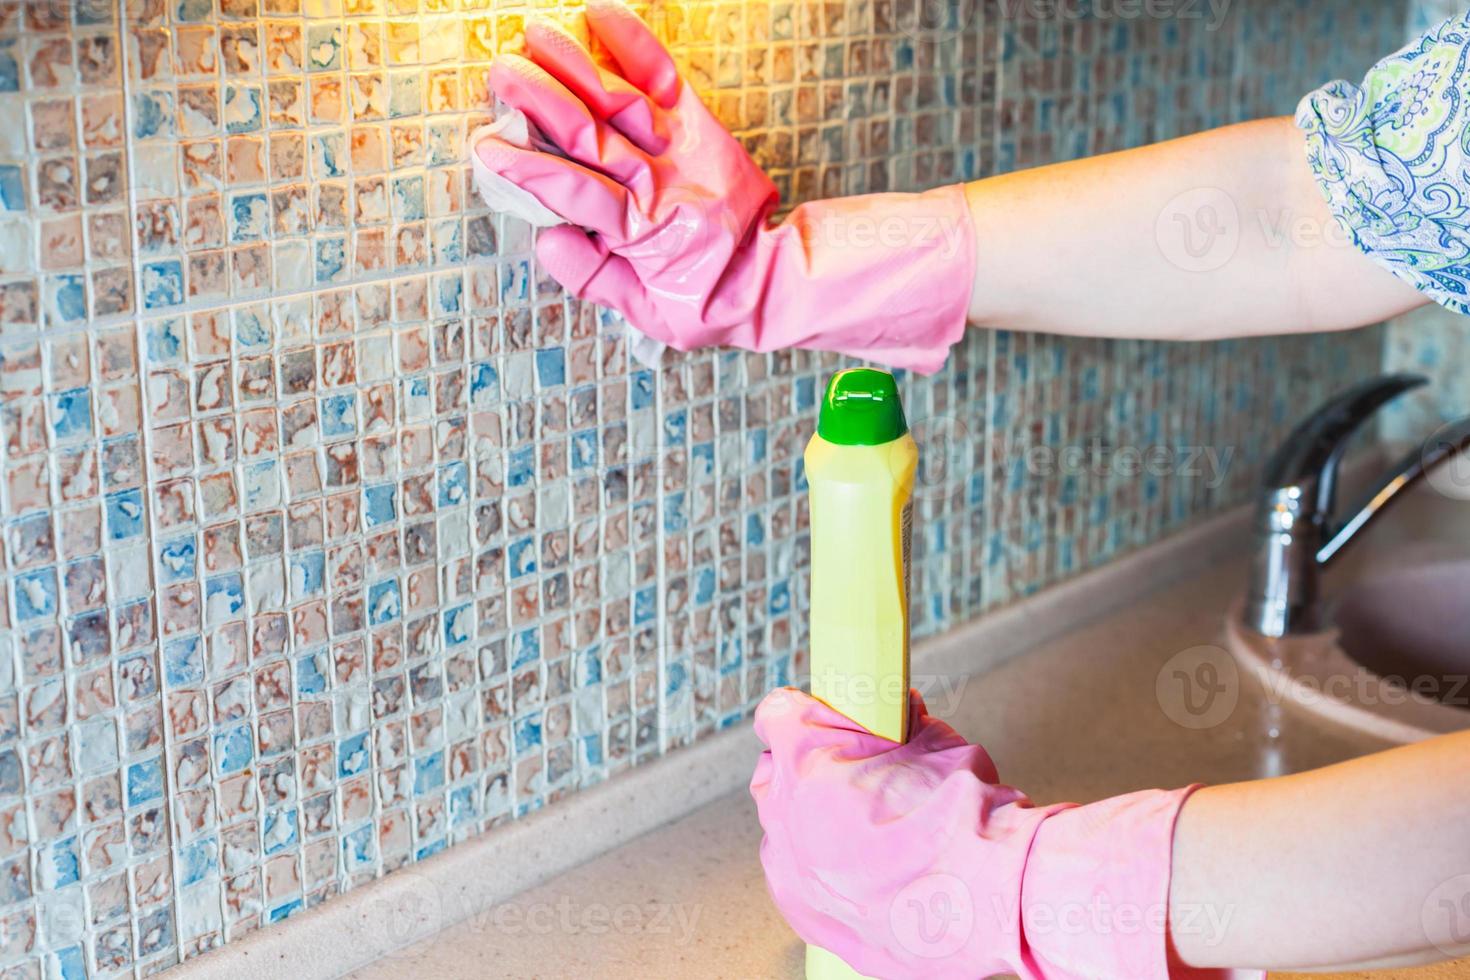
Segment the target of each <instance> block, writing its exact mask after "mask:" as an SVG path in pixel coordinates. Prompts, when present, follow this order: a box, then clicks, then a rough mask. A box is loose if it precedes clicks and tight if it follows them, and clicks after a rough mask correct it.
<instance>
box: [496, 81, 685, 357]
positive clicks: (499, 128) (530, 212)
mask: <svg viewBox="0 0 1470 980" xmlns="http://www.w3.org/2000/svg"><path fill="white" fill-rule="evenodd" d="M487 136H495V137H498V138H500V139H503V140H505V141H506V142H507V143H509V144H511V145H512V146H519V147H521V148H522V149H527V148H530V146H531V144H532V140H533V136H532V130H531V121H530V120H529V119H527V118H526V114H525V113H524V112H521V111H520V110H519V109H512V108H510V107H509V106H503V105H499V104H497V105H496V107H495V121H494V122H491V123H487V124H486V125H484V126H481V127H479V128H478V129H476V130H475V131H474V132H473V133H470V139H469V148H470V169H471V170H472V171H473V172H474V175H475V188H476V189H477V190H478V191H479V192H480V197H481V198H482V199H483V200H484V201H485V204H486V205H488V206H489V207H490V208H491V210H494V211H501V212H504V213H506V214H513V215H515V216H516V217H517V218H520V219H521V220H522V221H526V222H529V223H530V224H532V225H534V226H536V227H537V228H550V227H551V226H552V225H562V224H566V222H565V221H563V220H562V219H561V218H560V217H559V216H558V215H557V214H556V213H555V212H554V211H552V210H550V209H549V208H547V207H546V205H544V204H542V203H541V202H540V201H538V200H536V198H535V197H533V196H532V195H531V192H530V191H528V190H526V189H524V188H522V187H517V186H516V185H515V184H513V183H511V182H510V181H509V180H507V179H505V178H504V177H502V176H500V174H498V173H496V172H495V171H493V170H491V169H490V168H489V167H487V166H485V162H484V161H483V160H481V159H480V154H479V153H477V152H476V150H475V148H476V147H478V146H479V145H480V141H481V140H483V139H484V138H485V137H487ZM535 142H536V144H537V146H536V148H537V149H543V148H546V147H548V146H549V145H550V144H548V143H547V142H546V140H544V139H542V138H541V135H540V134H539V133H537V134H535ZM625 322H626V321H625ZM625 336H626V337H627V339H628V353H630V354H632V355H633V359H634V360H636V361H637V362H638V363H640V364H642V365H643V366H644V367H649V368H657V367H658V364H659V361H660V359H662V357H663V355H664V348H665V346H666V345H665V344H664V343H663V342H661V341H658V340H654V339H653V338H652V337H649V336H647V335H645V334H642V333H639V332H638V330H637V328H636V327H634V326H633V325H632V324H631V323H630V324H628V330H627V333H626V334H625Z"/></svg>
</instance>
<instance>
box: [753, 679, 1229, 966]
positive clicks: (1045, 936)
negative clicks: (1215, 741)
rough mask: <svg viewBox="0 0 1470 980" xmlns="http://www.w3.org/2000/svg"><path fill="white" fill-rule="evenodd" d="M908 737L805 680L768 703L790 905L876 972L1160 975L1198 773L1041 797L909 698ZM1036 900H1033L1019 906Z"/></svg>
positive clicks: (812, 936)
mask: <svg viewBox="0 0 1470 980" xmlns="http://www.w3.org/2000/svg"><path fill="white" fill-rule="evenodd" d="M909 710H910V711H911V712H912V714H911V715H910V727H909V730H910V732H911V733H912V735H911V737H910V740H909V741H908V743H907V744H904V745H897V744H895V743H893V742H890V741H888V740H887V739H885V738H882V737H880V736H877V735H872V734H869V733H868V732H866V731H863V730H862V729H861V728H860V727H859V726H857V725H856V724H854V723H853V722H851V721H849V720H848V719H847V718H846V717H844V716H843V715H841V714H839V713H838V712H836V711H834V710H833V709H831V708H829V707H827V706H826V705H825V704H823V703H822V702H820V701H818V700H816V699H815V698H812V697H811V696H809V695H806V694H803V693H801V692H799V691H793V690H780V691H774V692H772V693H771V694H769V695H767V697H766V699H765V700H764V701H762V702H761V704H760V707H758V708H757V709H756V715H755V730H756V734H757V735H759V736H760V739H761V741H762V742H763V743H765V745H766V746H768V750H767V751H766V752H764V753H762V755H761V758H760V762H759V763H758V764H757V765H756V769H755V775H754V776H753V777H752V779H751V781H750V792H751V795H752V796H754V797H755V802H756V807H757V810H758V811H759V814H760V822H761V827H762V828H764V830H765V839H764V840H762V841H761V863H762V865H763V866H764V867H765V872H766V883H767V886H768V887H769V889H770V892H771V897H772V898H773V899H774V900H775V903H776V906H777V908H779V909H780V910H781V914H782V915H783V916H785V918H786V921H787V922H789V923H790V924H791V927H792V928H793V929H795V930H796V933H797V935H799V936H800V937H801V938H802V939H803V940H805V941H806V942H808V943H812V944H815V945H818V946H821V947H823V948H825V949H827V950H830V951H831V952H833V953H836V954H837V955H838V956H840V957H842V958H843V959H844V960H846V961H847V962H848V964H849V965H850V966H852V967H853V968H854V969H856V970H858V971H859V972H861V973H863V974H864V975H866V976H873V977H882V978H884V980H898V978H902V977H938V978H950V977H953V978H961V977H963V978H975V977H986V976H991V975H993V974H997V973H1015V974H1018V975H1019V976H1020V977H1022V978H1023V980H1032V978H1047V980H1054V978H1071V977H1075V978H1078V980H1108V978H1117V980H1158V978H1165V977H1170V976H1173V977H1182V976H1190V977H1207V976H1219V975H1220V974H1212V973H1210V972H1208V971H1196V970H1190V969H1188V968H1182V967H1181V968H1177V969H1174V971H1173V972H1172V973H1171V967H1170V957H1169V954H1168V938H1167V923H1166V919H1167V909H1168V899H1169V874H1170V857H1171V854H1170V852H1171V845H1172V841H1173V832H1174V820H1175V817H1176V815H1177V814H1178V812H1179V808H1180V807H1181V806H1182V805H1183V803H1184V800H1185V799H1186V798H1187V797H1188V796H1189V794H1190V793H1191V792H1192V791H1193V789H1194V788H1193V787H1190V788H1187V789H1181V790H1175V791H1173V792H1164V791H1161V790H1149V791H1145V792H1141V793H1132V794H1129V795H1127V796H1120V797H1115V798H1113V799H1109V800H1104V801H1102V802H1100V803H1094V804H1091V805H1088V806H1082V807H1078V806H1076V805H1075V804H1070V803H1061V804H1055V805H1052V806H1046V807H1036V806H1032V805H1031V802H1030V801H1029V800H1028V799H1027V798H1026V796H1025V794H1023V793H1021V792H1020V791H1019V790H1016V789H1013V788H1011V787H1009V786H1004V785H1000V784H999V782H998V777H997V775H996V771H995V766H994V765H993V764H992V763H991V761H990V757H989V756H988V755H986V754H985V750H984V749H982V748H981V747H980V746H978V745H970V744H968V743H966V742H965V740H964V739H963V738H961V737H960V736H959V734H957V733H956V732H955V730H954V729H953V728H951V727H949V725H947V724H945V723H944V722H942V721H939V720H938V719H936V718H932V717H930V716H929V715H928V713H927V712H926V710H925V707H924V702H923V700H922V699H921V698H920V697H919V695H918V693H917V692H915V693H912V694H911V696H910V708H909ZM1023 910H1024V914H1023Z"/></svg>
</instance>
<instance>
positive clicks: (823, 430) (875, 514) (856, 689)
mask: <svg viewBox="0 0 1470 980" xmlns="http://www.w3.org/2000/svg"><path fill="white" fill-rule="evenodd" d="M805 461H806V479H807V484H808V486H809V492H810V503H811V535H812V554H811V565H812V575H811V658H812V664H811V666H812V694H813V695H814V696H815V697H818V698H820V699H821V700H823V701H825V702H826V703H827V704H829V705H831V706H832V707H833V708H836V709H837V710H838V711H840V712H842V713H843V714H845V715H847V717H849V718H851V719H852V720H853V721H855V722H857V723H858V724H860V725H862V726H863V727H864V728H866V729H868V730H869V731H871V732H873V733H875V734H878V735H882V736H883V737H884V738H890V739H893V740H894V741H895V742H902V741H904V740H905V739H907V737H908V717H909V716H908V690H909V537H910V527H911V523H912V521H911V513H912V511H911V506H910V495H911V494H912V492H913V486H914V470H915V468H916V466H917V465H918V461H919V451H918V447H917V446H916V445H915V444H914V439H913V437H912V436H911V435H909V430H908V422H907V421H906V420H905V419H904V414H903V406H902V405H901V404H900V402H899V398H898V386H897V385H896V384H895V383H894V380H893V375H891V374H889V373H887V372H886V371H876V370H873V369H871V368H852V369H850V370H846V371H839V372H837V373H836V374H834V375H833V376H832V379H831V380H830V381H829V382H828V383H827V391H826V393H825V394H824V395H823V398H822V406H821V413H820V415H819V416H818V420H817V432H816V434H815V435H814V436H812V439H811V442H809V443H808V444H807V447H806V455H805ZM806 976H807V980H854V978H859V977H861V976H862V974H859V973H858V972H856V971H855V970H853V969H852V968H851V967H850V966H848V965H847V964H846V963H845V962H843V961H842V960H841V959H840V958H838V957H837V956H836V955H834V954H833V953H829V952H827V951H826V950H824V949H821V948H819V947H817V946H808V947H807V950H806Z"/></svg>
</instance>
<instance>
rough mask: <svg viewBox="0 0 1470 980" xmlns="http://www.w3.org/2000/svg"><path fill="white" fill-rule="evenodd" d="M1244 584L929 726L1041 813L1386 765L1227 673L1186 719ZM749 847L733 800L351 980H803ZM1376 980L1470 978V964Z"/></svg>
mask: <svg viewBox="0 0 1470 980" xmlns="http://www.w3.org/2000/svg"><path fill="white" fill-rule="evenodd" d="M1243 582H1244V567H1243V564H1242V563H1239V562H1226V563H1222V564H1220V565H1217V566H1215V567H1212V568H1209V569H1206V570H1205V571H1204V572H1202V573H1200V574H1198V575H1196V576H1192V577H1190V578H1189V579H1188V580H1187V581H1185V582H1183V583H1181V584H1178V585H1175V586H1173V587H1171V588H1168V589H1166V590H1164V591H1161V592H1158V593H1155V594H1154V595H1152V596H1150V597H1148V598H1146V599H1144V600H1141V601H1139V602H1137V603H1134V604H1132V605H1130V606H1128V607H1126V608H1124V609H1122V610H1120V611H1117V612H1115V613H1112V614H1110V615H1109V616H1107V617H1105V618H1103V619H1101V620H1099V621H1096V622H1094V623H1093V624H1091V625H1089V626H1086V627H1083V628H1081V629H1078V630H1076V631H1074V632H1072V633H1070V634H1068V635H1066V636H1064V637H1062V638H1061V639H1059V640H1057V641H1054V642H1050V643H1047V644H1044V645H1042V646H1040V647H1037V648H1035V649H1033V650H1031V651H1029V652H1027V653H1024V654H1022V655H1020V656H1018V657H1015V658H1012V659H1011V660H1009V661H1007V662H1005V663H1003V664H1001V665H1000V666H999V667H996V668H995V669H992V670H990V671H988V672H985V673H982V674H979V675H977V676H974V677H970V678H965V679H962V680H960V681H958V682H957V683H956V684H955V686H953V687H949V688H944V687H942V686H939V685H937V684H936V690H935V691H933V692H931V693H930V696H929V704H930V708H931V710H932V711H934V712H935V713H936V714H939V715H941V716H942V717H945V718H946V719H947V720H948V721H950V723H951V724H953V725H954V726H955V727H956V728H958V729H959V731H960V732H961V733H962V734H964V735H965V736H967V737H968V738H970V739H972V740H974V741H978V742H980V743H982V744H984V745H985V746H986V748H987V749H988V750H989V752H990V754H991V756H992V757H993V758H994V759H995V760H996V763H997V765H998V767H999V769H1000V773H1001V777H1002V778H1003V779H1004V780H1006V781H1007V782H1010V783H1013V784H1015V785H1017V786H1020V787H1022V788H1023V789H1025V790H1026V791H1027V792H1028V793H1029V794H1030V795H1031V797H1032V798H1033V799H1034V800H1036V801H1037V802H1038V803H1040V802H1048V801H1053V800H1060V799H1070V800H1078V801H1088V800H1093V799H1098V798H1101V797H1104V796H1109V795H1112V794H1115V793H1121V792H1127V791H1130V790H1135V789H1141V788H1146V787H1153V786H1164V787H1170V786H1177V785H1182V784H1186V783H1190V782H1196V781H1198V782H1207V783H1220V782H1228V781H1234V780H1240V779H1250V778H1254V777H1260V776H1269V775H1274V774H1278V773H1282V772H1287V771H1294V770H1300V769H1306V768H1311V767H1314V766H1319V765H1324V764H1327V763H1331V762H1335V761H1338V760H1341V759H1345V758H1349V757H1351V756H1354V755H1359V754H1362V753H1365V752H1370V751H1373V750H1375V749H1377V748H1380V747H1382V746H1381V743H1379V742H1377V741H1375V740H1373V739H1371V738H1367V737H1365V736H1362V735H1358V734H1356V733H1352V732H1349V731H1346V730H1341V729H1334V728H1331V727H1328V725H1327V723H1324V722H1321V721H1316V720H1312V719H1307V718H1302V717H1297V716H1294V715H1291V714H1283V712H1282V710H1281V709H1279V708H1274V707H1273V706H1272V704H1271V700H1270V698H1269V697H1268V696H1267V695H1266V692H1265V691H1264V690H1263V689H1261V688H1259V687H1257V686H1255V685H1254V683H1253V682H1252V681H1251V680H1249V679H1248V677H1247V676H1246V675H1245V674H1244V673H1240V674H1236V675H1233V676H1232V674H1231V672H1230V671H1229V670H1228V669H1227V670H1226V671H1225V672H1224V673H1223V674H1220V675H1217V676H1218V677H1219V680H1218V682H1217V683H1216V684H1215V685H1214V686H1215V687H1217V688H1219V690H1218V691H1217V694H1216V695H1215V696H1216V698H1217V699H1218V700H1216V701H1214V702H1209V703H1207V702H1205V701H1203V700H1200V698H1199V696H1198V695H1199V692H1198V691H1197V690H1196V691H1195V692H1194V696H1195V698H1196V700H1195V701H1194V702H1193V706H1194V709H1195V713H1194V714H1193V715H1191V714H1190V712H1189V710H1188V709H1187V708H1186V707H1184V705H1183V702H1182V701H1181V697H1183V696H1184V694H1185V692H1184V690H1183V684H1184V682H1183V681H1182V680H1180V677H1181V676H1185V677H1188V676H1200V675H1199V674H1198V667H1199V664H1200V663H1201V662H1203V661H1205V660H1210V661H1213V662H1215V663H1219V659H1218V658H1219V655H1220V654H1223V650H1222V649H1220V648H1221V647H1222V644H1223V640H1222V629H1221V624H1222V617H1223V615H1224V610H1225V609H1226V608H1227V606H1228V605H1229V602H1230V600H1231V599H1232V598H1233V596H1234V595H1235V594H1236V592H1237V591H1238V590H1239V588H1240V587H1241V584H1242V583H1243ZM1202 648H1203V649H1202ZM1210 648H1215V650H1218V651H1219V653H1216V652H1214V651H1212V650H1211V649H1210ZM919 680H922V678H916V682H917V681H919ZM1202 706H1203V710H1201V708H1202ZM1174 719H1181V720H1183V721H1185V722H1187V723H1188V725H1193V724H1197V723H1199V722H1198V721H1197V719H1204V720H1208V721H1210V722H1212V723H1213V724H1211V725H1209V726H1208V727H1188V725H1186V724H1180V723H1179V722H1178V721H1176V720H1174ZM1272 729H1275V730H1276V732H1277V734H1276V735H1275V737H1273V736H1272V735H1271V734H1270V732H1271V730H1272ZM754 761H755V760H754V759H752V760H751V763H752V765H753V764H754ZM759 841H760V828H759V826H758V825H757V823H756V819H755V808H754V806H753V804H752V803H751V801H750V799H749V797H748V796H747V795H746V794H744V793H737V794H734V795H731V796H728V797H725V798H723V799H721V800H719V801H718V802H716V803H714V804H712V805H709V806H706V807H704V808H703V809H701V810H698V811H696V812H694V813H693V814H692V815H690V816H688V817H686V818H684V819H682V820H679V821H677V822H674V823H672V824H669V825H667V826H666V827H664V828H662V829H659V830H657V831H654V832H652V833H649V834H646V835H645V836H643V837H640V838H637V839H635V840H633V841H632V842H630V843H628V844H626V845H624V846H622V847H620V848H618V849H616V850H614V851H611V852H608V853H607V854H605V855H603V856H601V857H599V858H596V859H594V860H592V861H590V862H588V863H586V864H583V865H581V866H579V867H576V868H575V869H573V870H572V871H570V872H568V873H565V874H563V875H560V876H559V877H556V878H553V879H552V880H550V881H548V882H547V883H545V884H543V885H541V886H540V887H537V888H534V889H531V890H529V891H527V892H524V893H522V894H521V895H520V896H518V897H517V898H515V899H513V900H511V901H509V902H506V903H503V904H501V905H499V906H497V907H495V908H493V909H490V910H488V911H486V912H484V913H483V914H479V915H476V916H474V917H472V918H470V919H469V920H467V921H464V922H461V923H459V924H458V925H455V926H452V927H450V928H449V929H446V930H445V931H443V932H441V933H439V934H438V935H436V936H435V937H433V938H432V939H429V940H427V941H424V942H421V943H419V944H418V945H415V946H410V947H407V948H406V949H404V950H402V951H401V952H399V953H397V954H394V955H393V956H392V957H390V958H389V959H386V960H383V961H380V962H378V963H375V964H374V965H372V966H371V967H368V968H365V969H362V970H359V971H357V972H356V973H353V974H351V976H353V977H355V978H358V980H378V978H383V980H387V978H398V977H414V978H423V980H430V978H434V980H438V978H443V980H455V978H465V980H470V978H475V980H482V978H486V977H523V978H531V977H546V978H552V977H558V978H559V977H596V978H599V980H619V978H640V980H641V978H648V977H688V978H696V977H711V978H756V977H771V978H798V977H800V976H801V975H802V947H801V944H800V942H799V941H798V940H797V938H796V936H795V935H794V934H793V933H792V932H791V930H790V929H789V928H788V927H787V926H786V925H785V923H784V922H782V920H781V918H780V917H779V915H778V914H777V913H776V910H775V908H774V907H773V906H772V904H771V902H770V900H769V899H768V898H767V896H766V891H765V885H764V883H763V881H762V878H761V869H760V864H759V862H758V860H757V858H756V850H757V846H758V843H759ZM485 871H486V874H494V873H495V869H494V868H486V869H485ZM1316 976H1318V977H1320V976H1322V975H1321V974H1318V975H1316ZM1351 976H1354V977H1356V976H1364V977H1367V976H1370V974H1351ZM1371 976H1373V977H1404V978H1408V977H1413V978H1416V980H1429V978H1436V980H1439V978H1451V977H1457V978H1458V977H1463V978H1470V960H1466V961H1460V962H1457V963H1451V964H1444V965H1441V966H1438V967H1434V968H1424V969H1419V970H1398V971H1381V972H1378V973H1374V974H1371Z"/></svg>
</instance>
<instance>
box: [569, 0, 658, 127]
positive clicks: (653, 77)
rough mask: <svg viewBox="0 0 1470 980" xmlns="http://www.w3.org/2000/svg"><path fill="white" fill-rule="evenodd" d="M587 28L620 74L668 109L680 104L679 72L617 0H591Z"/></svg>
mask: <svg viewBox="0 0 1470 980" xmlns="http://www.w3.org/2000/svg"><path fill="white" fill-rule="evenodd" d="M587 26H588V27H590V28H591V30H592V33H593V34H595V35H597V39H598V40H599V41H601V42H602V44H603V46H604V47H606V48H607V50H608V52H609V53H610V54H611V55H612V56H613V60H614V61H616V62H617V63H618V71H619V72H620V73H621V74H622V76H623V77H624V78H626V79H627V80H628V81H630V82H632V83H633V84H634V85H636V86H637V87H638V88H640V89H642V90H643V92H644V93H646V94H647V95H648V97H649V98H651V99H653V101H654V102H656V103H658V104H659V105H660V106H662V107H663V108H665V109H672V108H673V107H674V103H675V102H677V101H679V84H680V83H679V70H678V69H677V68H676V67H674V59H673V58H672V57H671V56H670V55H669V52H668V50H667V49H666V48H665V47H664V46H663V44H662V43H660V41H659V39H658V38H656V37H654V36H653V32H652V31H650V30H649V29H648V25H647V24H645V23H643V21H642V19H641V18H639V16H638V15H637V14H635V13H633V11H631V10H629V9H628V8H627V7H625V6H623V4H621V3H619V2H618V0H590V2H589V3H588V4H587Z"/></svg>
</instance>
